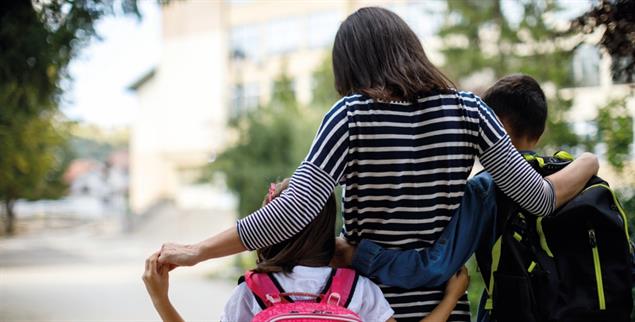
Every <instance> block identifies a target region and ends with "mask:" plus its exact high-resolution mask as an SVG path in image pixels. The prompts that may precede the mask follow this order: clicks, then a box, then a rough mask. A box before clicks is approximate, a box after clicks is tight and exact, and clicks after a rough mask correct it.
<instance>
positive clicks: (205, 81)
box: [130, 1, 227, 213]
mask: <svg viewBox="0 0 635 322" xmlns="http://www.w3.org/2000/svg"><path fill="white" fill-rule="evenodd" d="M222 10H223V2H221V1H191V2H181V1H174V2H171V3H170V4H169V5H167V6H165V7H163V10H162V13H163V39H162V40H163V46H162V52H161V59H160V63H159V65H158V66H157V67H156V69H155V72H154V75H153V76H152V77H150V78H149V79H148V80H147V81H145V82H144V83H143V84H141V85H139V86H138V87H137V89H136V91H137V94H138V97H139V106H140V113H138V118H137V119H136V120H135V121H134V123H133V126H132V128H133V129H132V133H131V188H130V189H131V190H130V198H131V207H132V210H133V212H135V213H140V212H143V211H144V210H146V209H148V208H149V207H150V206H152V205H153V204H155V203H156V202H158V201H160V200H166V199H167V200H174V198H175V197H176V196H177V195H178V193H179V191H180V190H181V188H182V187H183V186H186V185H190V184H192V181H193V179H192V176H191V175H190V174H189V173H190V172H191V169H192V168H198V167H201V166H202V165H205V164H206V163H207V162H208V160H209V159H210V158H213V156H214V155H215V154H216V153H218V151H219V150H220V149H222V147H223V142H224V141H225V138H224V136H225V132H226V131H225V127H226V120H227V116H226V114H227V113H226V112H227V109H225V108H224V102H225V96H224V95H225V90H224V86H225V83H226V74H227V73H226V66H227V63H226V61H227V55H226V51H227V49H226V34H225V32H224V20H223V19H222V17H223V15H222V12H223V11H222Z"/></svg>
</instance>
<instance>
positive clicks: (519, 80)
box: [483, 74, 547, 140]
mask: <svg viewBox="0 0 635 322" xmlns="http://www.w3.org/2000/svg"><path fill="white" fill-rule="evenodd" d="M483 101H484V102H485V103H486V104H487V105H488V106H489V107H490V108H491V109H492V110H493V111H494V113H496V116H498V118H499V119H500V120H501V121H503V122H505V123H506V124H507V125H508V127H509V128H507V129H506V130H507V132H508V133H509V135H510V136H515V137H518V138H521V137H526V138H530V139H535V140H538V139H539V138H540V136H541V135H542V133H543V132H544V131H545V123H546V122H547V100H546V98H545V93H544V92H543V91H542V89H541V88H540V85H538V82H537V81H536V80H535V79H533V78H532V77H530V76H527V75H523V74H514V75H509V76H505V77H503V78H501V79H499V80H498V81H496V83H495V84H494V85H493V86H492V87H490V88H489V89H487V91H486V92H485V94H484V95H483Z"/></svg>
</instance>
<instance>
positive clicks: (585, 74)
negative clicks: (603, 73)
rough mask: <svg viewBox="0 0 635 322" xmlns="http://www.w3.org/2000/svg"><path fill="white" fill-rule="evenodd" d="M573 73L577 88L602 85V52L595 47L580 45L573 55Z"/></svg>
mask: <svg viewBox="0 0 635 322" xmlns="http://www.w3.org/2000/svg"><path fill="white" fill-rule="evenodd" d="M572 72H573V82H574V84H575V85H576V86H598V85H600V51H599V50H598V49H597V48H596V47H595V46H593V45H589V44H582V45H580V46H579V47H578V48H577V49H576V50H575V52H574V53H573V62H572Z"/></svg>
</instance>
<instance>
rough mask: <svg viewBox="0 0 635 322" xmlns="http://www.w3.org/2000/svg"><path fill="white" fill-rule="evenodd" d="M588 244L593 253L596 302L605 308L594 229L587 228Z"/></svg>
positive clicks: (602, 308)
mask: <svg viewBox="0 0 635 322" xmlns="http://www.w3.org/2000/svg"><path fill="white" fill-rule="evenodd" d="M589 244H590V245H591V251H592V253H593V267H594V270H595V283H596V285H597V290H598V302H599V305H600V310H606V300H605V298H604V283H603V281H602V266H601V264H600V252H599V251H598V243H597V239H596V238H595V229H593V228H591V229H589Z"/></svg>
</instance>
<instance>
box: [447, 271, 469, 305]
mask: <svg viewBox="0 0 635 322" xmlns="http://www.w3.org/2000/svg"><path fill="white" fill-rule="evenodd" d="M469 285H470V276H469V275H468V273H467V268H466V267H465V266H463V267H461V269H460V270H459V271H458V272H457V273H456V274H454V275H453V276H452V277H451V278H450V280H448V284H447V286H446V287H445V296H449V297H451V298H452V299H454V300H455V301H458V300H459V299H460V298H461V296H463V295H464V294H465V291H467V287H468V286H469Z"/></svg>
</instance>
